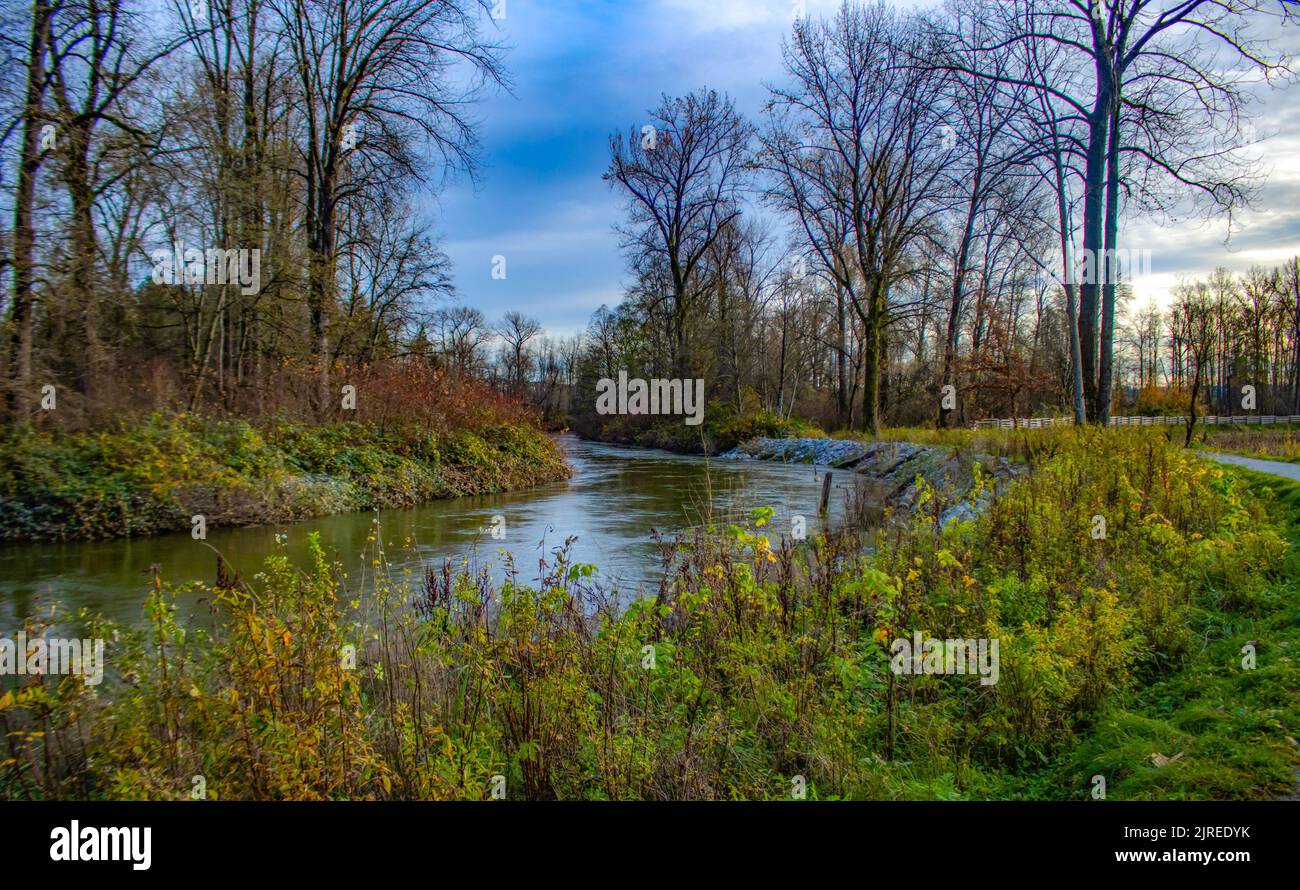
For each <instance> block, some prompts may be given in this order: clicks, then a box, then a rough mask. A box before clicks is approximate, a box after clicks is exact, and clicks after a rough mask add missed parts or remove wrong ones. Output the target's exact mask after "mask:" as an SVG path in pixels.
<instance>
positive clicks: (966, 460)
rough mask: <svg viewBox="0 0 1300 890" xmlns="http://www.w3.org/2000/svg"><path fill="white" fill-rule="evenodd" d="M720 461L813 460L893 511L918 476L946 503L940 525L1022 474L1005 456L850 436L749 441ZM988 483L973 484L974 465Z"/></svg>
mask: <svg viewBox="0 0 1300 890" xmlns="http://www.w3.org/2000/svg"><path fill="white" fill-rule="evenodd" d="M718 457H719V459H721V460H774V461H782V462H785V463H801V464H813V465H817V466H825V467H832V468H837V469H843V470H851V471H852V472H854V473H856V474H858V475H859V476H861V477H863V479H864V481H868V482H869V483H870V484H871V485H872V486H873V487H874V488H875V489H876V491H875V492H874V495H875V496H876V497H878V498H879V499H880V500H881V501H883V504H884V505H885V506H886V507H890V508H892V509H893V511H894V512H895V513H906V512H909V511H910V510H911V509H912V508H913V506H915V504H916V493H917V485H918V479H924V480H925V481H926V482H927V483H928V484H929V485H930V486H932V487H933V488H934V489H935V490H936V491H937V492H938V493H939V495H940V496H941V497H942V498H943V501H944V503H945V504H946V505H947V506H946V507H945V508H944V510H943V513H942V515H941V521H942V522H944V523H947V522H950V521H952V520H966V519H972V518H974V517H975V516H977V515H979V513H981V512H982V511H983V510H984V508H985V507H987V506H988V503H989V501H990V499H991V498H992V497H994V496H995V495H996V494H997V493H998V492H999V491H1001V490H1002V488H1003V487H1005V486H1006V485H1007V484H1008V483H1009V482H1010V481H1012V480H1014V479H1015V478H1017V477H1019V476H1022V475H1023V474H1024V473H1025V472H1026V469H1027V468H1026V467H1025V466H1024V465H1023V464H1016V463H1012V462H1011V461H1010V460H1008V459H1007V458H1005V457H993V456H990V455H986V454H967V453H960V452H954V451H953V450H951V449H949V448H941V447H935V446H928V445H917V444H914V443H911V442H859V441H857V440H854V439H793V438H792V439H751V440H750V441H748V442H743V443H741V444H740V445H738V446H737V447H735V448H733V449H731V450H730V451H727V452H724V453H723V454H720V455H718ZM977 464H978V465H979V466H980V467H981V468H982V470H983V476H984V477H985V478H986V479H987V480H989V481H990V482H991V483H992V484H991V485H990V484H986V485H985V486H984V488H983V490H982V491H981V492H980V493H978V494H977V493H976V492H975V490H974V488H975V466H976V465H977Z"/></svg>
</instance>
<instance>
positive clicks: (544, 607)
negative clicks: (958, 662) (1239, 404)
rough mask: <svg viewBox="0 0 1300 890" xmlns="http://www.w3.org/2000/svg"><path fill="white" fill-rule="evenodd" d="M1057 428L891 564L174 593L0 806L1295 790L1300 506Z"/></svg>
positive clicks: (701, 568) (1171, 460) (52, 692)
mask: <svg viewBox="0 0 1300 890" xmlns="http://www.w3.org/2000/svg"><path fill="white" fill-rule="evenodd" d="M1048 432H1049V431H1043V433H1044V435H1041V436H1032V437H1029V438H1027V439H1020V440H1011V441H1012V442H1015V441H1021V442H1026V443H1028V444H1027V445H1025V446H1024V447H1025V458H1026V460H1027V461H1028V462H1029V464H1030V467H1031V471H1030V473H1029V475H1028V476H1027V477H1026V478H1025V479H1024V480H1022V481H1021V482H1019V483H1017V484H1016V485H1014V486H1013V487H1011V488H1010V489H1008V490H1007V491H1006V492H1004V493H1003V494H1002V495H1001V496H1000V497H999V498H997V499H996V500H995V501H994V502H993V504H992V505H991V506H990V508H989V510H988V512H987V513H986V514H984V515H983V516H982V517H981V518H979V519H978V520H974V521H967V522H957V523H952V524H949V525H942V524H941V523H940V522H939V519H938V517H939V516H940V515H942V513H943V511H944V509H945V508H946V506H947V505H946V504H945V503H944V500H943V495H942V493H941V492H939V491H936V490H935V489H933V488H931V487H929V486H928V485H925V484H923V483H922V484H919V485H918V494H917V503H916V505H915V507H916V509H915V511H914V512H913V513H912V514H911V516H910V518H907V519H905V520H900V521H899V522H896V523H894V524H892V525H891V526H890V527H889V528H888V529H887V530H886V531H885V532H882V533H881V535H880V536H879V537H878V539H877V541H876V544H877V547H876V550H875V552H874V553H873V554H870V555H868V554H864V553H862V552H861V550H860V549H859V547H858V542H857V541H856V539H855V538H854V537H853V536H852V535H843V536H838V535H837V536H831V537H829V538H818V539H817V540H814V541H812V542H809V545H808V546H807V547H806V548H802V549H800V548H794V547H790V546H788V545H787V544H786V543H784V542H781V541H773V540H771V539H769V537H768V536H767V534H766V532H767V527H766V523H767V520H768V519H769V517H770V513H769V512H767V511H757V512H756V513H755V514H754V516H753V517H752V519H751V521H750V522H749V523H746V524H744V525H737V526H732V527H729V528H726V529H716V530H715V533H714V534H700V535H698V536H695V537H693V538H691V539H688V540H680V541H677V542H676V543H675V544H673V545H672V546H671V547H670V552H671V553H672V555H673V558H672V560H671V568H670V572H669V575H668V577H667V579H666V581H665V584H664V586H663V589H662V592H661V594H660V595H659V596H658V597H657V598H655V599H651V600H644V601H640V602H637V603H633V604H631V605H630V606H629V607H627V608H619V607H617V606H616V605H615V604H613V603H610V602H608V601H605V600H604V599H603V598H602V596H601V592H600V590H599V586H598V585H597V584H596V583H595V582H596V579H597V578H599V573H598V569H597V567H595V566H589V565H580V564H574V563H572V562H571V561H570V560H569V558H568V555H567V553H566V551H565V550H564V548H562V547H561V548H559V549H558V550H557V551H556V552H555V553H554V554H553V555H552V557H551V559H550V560H549V561H548V563H547V565H545V566H544V567H543V573H542V579H541V582H540V583H539V584H537V585H534V586H529V585H523V584H521V583H519V582H518V580H517V576H513V575H510V576H508V579H507V581H506V582H505V583H504V584H496V583H494V582H493V581H492V580H491V578H492V576H491V575H490V574H489V573H486V572H484V571H482V566H477V565H474V564H472V563H466V564H461V565H450V564H449V565H446V566H444V567H443V568H441V569H438V568H432V569H431V570H430V571H429V572H428V573H427V574H426V575H425V576H424V577H423V578H420V577H418V576H412V575H410V574H394V573H393V571H392V570H391V569H386V568H385V567H386V566H387V565H388V562H387V558H386V556H385V555H384V554H383V552H382V549H380V548H379V541H380V540H382V538H381V536H380V534H379V530H378V529H377V528H376V530H375V533H374V535H373V536H372V545H373V546H374V548H375V551H374V553H373V559H372V566H373V567H374V570H375V573H376V577H375V578H374V580H373V587H372V589H367V590H366V591H364V592H363V591H359V590H355V589H349V588H348V587H347V586H346V585H344V584H343V583H342V581H341V580H340V578H339V577H338V575H337V574H336V572H335V571H334V570H333V569H331V567H330V566H329V565H328V563H327V561H326V559H325V557H324V555H323V554H321V553H319V551H317V553H316V554H315V556H314V558H313V562H312V564H311V565H309V566H306V567H303V568H302V569H301V570H300V569H299V568H296V567H293V566H290V565H288V564H287V562H286V561H285V560H284V559H283V558H282V557H275V558H272V559H271V560H269V561H268V563H267V567H266V571H265V572H264V574H263V575H262V576H261V577H260V578H259V579H258V580H256V581H255V582H254V583H253V584H252V585H251V586H248V587H241V588H239V589H236V590H212V591H209V593H210V595H211V597H212V599H213V602H214V603H215V608H216V609H217V614H218V616H219V617H220V619H221V620H219V621H217V622H216V625H217V627H216V630H215V631H213V632H212V633H211V634H208V633H206V632H200V631H196V630H191V629H189V628H186V627H181V626H178V625H177V623H176V621H175V617H174V612H173V611H172V610H171V608H170V605H169V604H170V602H171V599H170V598H171V596H172V595H173V593H172V591H171V590H170V589H169V588H168V586H167V585H165V584H164V585H162V586H160V587H159V588H158V589H155V590H153V591H151V594H150V598H149V606H148V608H149V614H150V616H151V625H150V627H149V628H148V629H147V631H131V630H130V629H120V633H119V636H118V638H116V639H120V640H121V643H120V644H119V646H118V648H117V651H116V652H115V653H113V655H112V656H111V657H112V658H113V662H112V663H113V665H114V667H115V668H117V669H118V670H119V671H120V672H121V676H122V677H124V678H129V679H130V682H129V683H120V684H117V685H114V686H112V687H111V688H110V687H105V689H104V691H103V692H102V693H101V692H97V691H96V692H93V693H87V692H86V691H85V690H84V689H83V688H82V687H81V684H80V683H78V682H75V678H61V679H59V678H28V679H27V681H26V685H24V686H22V687H19V688H18V689H16V690H13V691H11V692H10V693H9V694H7V695H6V696H4V697H3V698H0V729H3V730H4V732H5V734H6V738H8V739H9V745H10V750H9V752H8V756H7V757H6V758H5V759H4V760H3V761H2V762H0V794H3V795H5V796H11V797H42V796H51V797H92V798H95V797H126V798H139V797H150V798H152V797H186V796H189V794H190V789H191V779H192V777H193V776H194V775H203V776H204V777H205V779H206V788H207V794H208V796H212V797H220V798H313V799H317V798H324V799H334V798H377V799H388V798H435V799H449V798H469V799H484V798H488V797H491V796H492V795H493V789H494V788H504V790H505V796H507V797H510V798H523V799H552V798H562V799H571V798H585V799H683V798H708V799H783V798H788V797H789V796H790V794H791V788H792V787H793V786H794V785H796V784H797V783H796V781H795V779H796V777H798V778H801V779H802V780H804V781H805V782H806V788H807V793H808V796H809V797H810V798H813V799H823V800H826V799H849V798H853V799H858V798H886V799H903V798H927V799H929V798H940V799H961V798H965V799H973V798H1008V797H1010V798H1051V799H1073V800H1086V799H1088V798H1089V797H1090V794H1091V791H1092V789H1093V787H1094V785H1093V782H1092V777H1093V776H1096V775H1101V776H1103V777H1105V779H1106V785H1107V797H1108V798H1110V799H1118V798H1234V799H1255V798H1268V797H1276V796H1279V795H1282V794H1284V793H1287V792H1288V791H1289V790H1290V789H1291V788H1292V787H1293V780H1292V778H1291V776H1292V770H1293V768H1294V766H1295V764H1296V763H1297V757H1296V746H1295V745H1294V744H1293V743H1292V742H1291V739H1293V738H1295V737H1296V736H1297V733H1300V713H1298V712H1297V702H1296V696H1295V690H1296V689H1297V688H1300V670H1297V664H1296V661H1295V658H1294V656H1295V652H1296V649H1295V646H1296V644H1297V638H1298V635H1300V592H1298V591H1297V587H1296V578H1297V575H1298V574H1300V573H1297V572H1296V567H1297V564H1296V560H1297V555H1296V554H1297V548H1296V544H1297V543H1300V540H1298V536H1300V524H1298V521H1297V520H1298V518H1300V491H1298V490H1297V487H1296V486H1294V485H1292V484H1290V483H1286V482H1283V481H1280V480H1275V479H1271V478H1260V477H1254V476H1249V475H1247V474H1242V473H1239V472H1237V471H1236V470H1224V469H1223V468H1220V467H1218V466H1216V465H1213V464H1210V463H1209V462H1206V461H1203V460H1201V459H1200V458H1199V457H1198V456H1196V455H1195V454H1192V453H1189V452H1188V451H1186V450H1185V449H1181V448H1179V447H1177V446H1176V445H1174V444H1172V443H1170V442H1169V440H1168V439H1167V438H1166V437H1165V436H1163V435H1161V434H1160V433H1159V432H1157V431H1152V430H1140V429H1134V430H1111V431H1103V430H1096V429H1087V430H1068V429H1067V430H1061V431H1052V432H1051V433H1050V434H1048ZM968 444H969V443H968ZM1098 516H1101V517H1102V518H1104V519H1105V526H1106V528H1105V534H1104V535H1103V536H1101V537H1098V536H1096V535H1095V534H1091V533H1090V530H1094V529H1095V528H1096V522H1095V520H1096V518H1097V517H1098ZM412 600H414V602H415V604H416V607H415V609H414V610H412V609H411V608H410V607H409V604H410V603H411V602H412ZM914 631H920V632H923V633H924V634H925V635H927V636H930V637H934V638H938V639H952V638H992V639H997V640H999V641H1000V652H1001V678H1000V680H999V682H998V683H997V684H996V685H992V686H988V685H982V684H980V683H978V682H977V681H974V679H973V678H971V677H969V676H961V675H926V676H911V677H905V676H899V675H898V674H896V673H895V672H893V671H892V670H891V669H890V651H891V641H892V640H895V639H899V638H907V637H909V636H910V634H911V633H912V632H914ZM104 633H106V634H109V637H110V638H113V637H112V636H111V631H110V630H109V629H107V628H105V630H104ZM1248 641H1254V642H1255V647H1256V654H1257V664H1256V666H1255V667H1254V669H1245V668H1243V666H1242V662H1241V659H1242V657H1243V656H1242V653H1241V649H1242V647H1243V646H1244V645H1245V643H1246V642H1248ZM349 647H351V648H352V651H353V653H354V655H355V658H354V659H353V661H352V664H351V666H349V661H348V659H347V658H346V657H344V658H342V659H341V658H340V652H341V651H346V650H347V649H348V648H349ZM38 733H39V734H38ZM497 777H500V778H499V780H498V778H497Z"/></svg>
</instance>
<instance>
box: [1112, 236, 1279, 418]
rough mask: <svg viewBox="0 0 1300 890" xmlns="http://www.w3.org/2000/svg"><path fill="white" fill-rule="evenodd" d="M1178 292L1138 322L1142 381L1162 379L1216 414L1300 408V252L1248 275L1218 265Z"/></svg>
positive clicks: (1143, 384)
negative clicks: (1168, 303) (1161, 309)
mask: <svg viewBox="0 0 1300 890" xmlns="http://www.w3.org/2000/svg"><path fill="white" fill-rule="evenodd" d="M1174 297H1175V299H1174V302H1173V304H1172V305H1171V306H1170V307H1169V309H1168V311H1167V312H1165V313H1161V312H1159V311H1157V310H1153V309H1148V310H1147V311H1146V312H1145V313H1142V314H1140V315H1138V316H1137V318H1136V319H1135V321H1134V324H1133V327H1132V338H1133V345H1134V347H1135V350H1136V352H1137V355H1138V365H1137V369H1136V370H1137V376H1138V381H1139V386H1140V387H1143V388H1145V387H1148V386H1156V385H1159V382H1160V381H1161V380H1164V381H1165V383H1166V385H1167V386H1169V387H1170V388H1173V389H1177V390H1184V391H1187V392H1189V393H1190V396H1189V398H1190V400H1191V401H1190V404H1191V405H1192V408H1193V410H1194V409H1195V408H1196V405H1197V404H1198V403H1200V404H1203V405H1204V406H1205V407H1206V408H1207V409H1208V410H1209V411H1211V412H1212V413H1215V414H1244V413H1254V412H1259V413H1261V414H1300V257H1292V258H1291V259H1290V260H1288V261H1287V262H1286V263H1284V264H1283V265H1281V266H1277V267H1275V268H1273V269H1266V268H1264V267H1261V266H1254V267H1252V268H1251V269H1250V270H1249V271H1247V272H1246V273H1245V274H1242V275H1232V274H1231V273H1229V272H1228V271H1227V270H1225V269H1217V270H1215V272H1214V273H1213V274H1212V275H1210V276H1208V277H1207V278H1203V279H1196V280H1190V281H1183V282H1180V283H1179V285H1178V286H1177V287H1176V288H1175V293H1174ZM1160 344H1164V350H1163V351H1162V350H1160V349H1159V348H1158V347H1159V346H1160ZM1246 387H1249V388H1250V389H1246Z"/></svg>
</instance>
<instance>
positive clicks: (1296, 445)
mask: <svg viewBox="0 0 1300 890" xmlns="http://www.w3.org/2000/svg"><path fill="white" fill-rule="evenodd" d="M1199 441H1200V443H1201V445H1203V446H1204V447H1205V448H1207V449H1209V450H1211V451H1224V452H1227V453H1229V454H1241V455H1245V456H1246V457H1258V458H1260V459H1262V460H1281V461H1289V462H1291V463H1300V427H1296V426H1295V425H1292V424H1278V425H1274V426H1231V427H1208V428H1206V430H1205V434H1204V436H1203V437H1202V438H1201V439H1200V440H1199Z"/></svg>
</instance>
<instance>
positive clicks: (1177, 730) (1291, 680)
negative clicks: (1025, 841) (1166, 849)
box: [1006, 468, 1300, 800]
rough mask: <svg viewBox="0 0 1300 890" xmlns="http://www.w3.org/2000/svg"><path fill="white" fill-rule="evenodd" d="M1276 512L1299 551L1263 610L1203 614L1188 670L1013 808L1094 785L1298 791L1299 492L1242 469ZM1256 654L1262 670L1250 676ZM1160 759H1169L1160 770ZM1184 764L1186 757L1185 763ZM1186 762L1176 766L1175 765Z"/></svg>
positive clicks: (1170, 792)
mask: <svg viewBox="0 0 1300 890" xmlns="http://www.w3.org/2000/svg"><path fill="white" fill-rule="evenodd" d="M1229 472H1230V473H1232V474H1233V475H1235V476H1238V477H1240V478H1243V479H1246V480H1248V481H1249V483H1250V485H1251V488H1252V490H1254V491H1255V492H1257V493H1260V494H1261V495H1262V496H1263V497H1264V498H1266V499H1267V500H1269V501H1270V502H1271V504H1272V511H1273V513H1274V515H1275V516H1276V517H1277V519H1278V521H1279V522H1280V523H1282V524H1284V525H1285V527H1286V529H1287V532H1288V539H1289V541H1290V544H1291V550H1290V553H1289V555H1288V558H1287V563H1286V566H1285V568H1284V570H1283V572H1282V573H1281V576H1280V577H1278V578H1277V579H1276V580H1275V581H1274V583H1273V584H1272V585H1271V586H1270V587H1269V588H1268V590H1267V591H1266V593H1265V596H1264V597H1263V598H1262V600H1261V601H1260V602H1259V603H1258V604H1257V605H1256V606H1255V608H1253V609H1251V610H1249V611H1246V612H1242V611H1235V610H1234V611H1228V610H1222V609H1218V608H1215V607H1214V606H1213V605H1212V604H1211V603H1207V602H1204V601H1203V602H1202V603H1201V604H1200V607H1199V608H1198V609H1197V610H1196V611H1195V613H1194V616H1193V626H1194V630H1195V633H1196V638H1197V645H1198V650H1197V651H1196V653H1195V654H1194V655H1193V656H1192V658H1191V659H1190V660H1189V662H1188V663H1187V664H1186V666H1185V667H1183V668H1182V669H1181V670H1179V671H1178V672H1177V673H1174V674H1173V675H1171V676H1169V677H1166V678H1163V679H1159V680H1157V681H1155V682H1153V683H1151V684H1150V685H1148V686H1145V687H1143V688H1140V689H1138V690H1137V691H1136V692H1134V693H1133V695H1132V697H1131V700H1130V701H1128V702H1127V703H1126V704H1125V706H1124V707H1116V708H1114V709H1112V710H1110V711H1108V712H1106V713H1104V714H1103V715H1101V716H1100V717H1099V718H1098V719H1097V721H1096V723H1095V725H1094V726H1093V727H1092V729H1091V730H1090V731H1089V732H1088V733H1087V734H1086V735H1085V736H1084V737H1083V739H1082V740H1081V742H1080V744H1079V745H1078V747H1076V748H1075V749H1074V750H1073V751H1071V752H1069V753H1068V754H1067V755H1065V756H1063V757H1061V758H1059V759H1058V760H1056V761H1055V762H1054V763H1053V764H1052V766H1051V767H1050V768H1048V769H1045V770H1043V771H1040V772H1038V773H1036V774H1034V775H1032V776H1029V777H1019V778H1017V779H1015V780H1012V781H1011V782H1009V783H1008V786H1007V789H1006V790H1008V791H1009V792H1011V793H1013V794H1014V795H1015V796H1028V797H1057V796H1061V791H1062V789H1069V790H1070V791H1071V792H1072V793H1070V794H1067V795H1065V796H1067V797H1086V796H1088V793H1089V792H1090V790H1091V787H1092V785H1091V780H1092V777H1093V776H1095V775H1101V776H1104V777H1105V778H1106V786H1107V798H1108V799H1115V800H1127V799H1134V800H1146V799H1160V800H1202V799H1245V798H1260V799H1269V798H1276V797H1280V796H1282V795H1285V794H1289V793H1291V792H1293V791H1294V790H1295V787H1296V779H1297V774H1296V770H1297V766H1298V765H1300V746H1297V740H1300V693H1298V692H1297V691H1298V690H1300V484H1297V483H1295V482H1293V481H1290V480H1287V479H1282V478H1279V477H1277V476H1270V475H1266V474H1262V473H1254V472H1251V471H1249V470H1243V469H1238V468H1232V469H1230V470H1229ZM1248 642H1253V643H1254V644H1255V648H1256V667H1255V669H1253V670H1247V669H1245V668H1243V667H1242V660H1243V658H1244V656H1243V653H1242V647H1243V646H1245V644H1246V643H1248ZM1153 755H1160V756H1162V757H1164V758H1169V759H1170V760H1171V762H1166V763H1164V764H1163V765H1159V764H1158V763H1157V762H1156V761H1155V760H1154V758H1153ZM1178 755H1182V756H1181V757H1178ZM1174 758H1177V759H1174Z"/></svg>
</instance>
